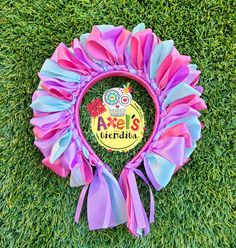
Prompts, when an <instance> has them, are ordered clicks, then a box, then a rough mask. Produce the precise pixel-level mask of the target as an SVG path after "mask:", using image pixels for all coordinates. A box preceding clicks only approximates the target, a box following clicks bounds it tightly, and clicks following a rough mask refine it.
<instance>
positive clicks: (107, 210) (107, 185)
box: [87, 167, 127, 230]
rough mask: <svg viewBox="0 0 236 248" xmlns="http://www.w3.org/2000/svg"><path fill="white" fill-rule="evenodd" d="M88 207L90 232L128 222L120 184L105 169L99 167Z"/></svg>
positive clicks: (90, 189)
mask: <svg viewBox="0 0 236 248" xmlns="http://www.w3.org/2000/svg"><path fill="white" fill-rule="evenodd" d="M87 206H88V210H87V211H88V223H89V229H90V230H95V229H100V228H107V227H113V226H116V225H119V224H122V223H124V222H126V220H127V217H126V208H125V199H124V196H123V194H122V192H121V190H120V187H119V185H118V182H117V181H116V179H115V178H114V176H113V175H112V174H111V173H110V172H109V171H108V170H107V169H106V168H105V167H99V168H98V169H97V171H96V173H95V176H94V179H93V181H92V183H91V185H90V187H89V193H88V202H87ZM95 206H96V207H95Z"/></svg>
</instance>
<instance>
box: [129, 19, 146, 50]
mask: <svg viewBox="0 0 236 248" xmlns="http://www.w3.org/2000/svg"><path fill="white" fill-rule="evenodd" d="M144 29H145V24H144V23H139V24H138V25H137V26H135V27H134V28H133V30H132V36H133V35H135V34H136V33H138V32H139V31H142V30H144ZM126 49H127V52H128V54H129V55H130V39H129V42H128V44H127V48H126Z"/></svg>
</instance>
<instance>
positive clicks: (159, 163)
mask: <svg viewBox="0 0 236 248" xmlns="http://www.w3.org/2000/svg"><path fill="white" fill-rule="evenodd" d="M145 156H146V158H147V162H148V165H149V168H150V170H151V172H152V174H153V176H154V178H155V179H156V181H157V183H158V184H159V185H160V186H161V187H165V186H166V185H167V184H168V183H169V181H170V179H171V177H172V175H173V173H174V170H175V165H174V164H173V163H171V162H170V161H168V160H167V159H165V158H163V157H161V156H159V155H158V154H156V153H147V154H145Z"/></svg>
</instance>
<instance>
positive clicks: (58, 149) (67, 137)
mask: <svg viewBox="0 0 236 248" xmlns="http://www.w3.org/2000/svg"><path fill="white" fill-rule="evenodd" d="M71 138H72V131H71V129H70V130H69V131H68V132H66V133H65V134H64V135H63V136H62V137H61V138H60V139H58V140H57V141H56V142H55V143H54V145H53V146H52V150H51V154H50V159H49V161H50V163H51V164H53V163H54V162H55V161H56V160H57V159H58V158H59V157H60V156H61V155H62V153H63V152H64V151H65V150H66V148H67V147H68V146H69V144H70V141H71Z"/></svg>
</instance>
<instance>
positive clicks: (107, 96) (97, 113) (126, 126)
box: [87, 86, 145, 152]
mask: <svg viewBox="0 0 236 248" xmlns="http://www.w3.org/2000/svg"><path fill="white" fill-rule="evenodd" d="M131 91H132V89H131V88H130V87H128V86H127V87H124V88H112V89H109V90H107V91H105V92H104V94H103V96H102V101H101V100H100V99H99V98H97V99H95V100H94V101H93V102H91V103H89V104H88V105H87V109H88V111H89V113H90V114H91V116H92V118H91V128H92V132H93V134H94V135H95V137H96V139H97V141H98V143H99V144H100V145H101V146H103V147H105V148H106V149H107V150H108V151H119V152H127V151H129V150H130V149H132V148H134V147H135V146H136V145H137V144H138V143H139V142H140V141H141V140H142V138H143V134H144V130H145V120H144V115H143V111H142V109H141V107H140V106H139V105H138V104H137V102H135V101H134V100H133V99H132V95H131Z"/></svg>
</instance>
